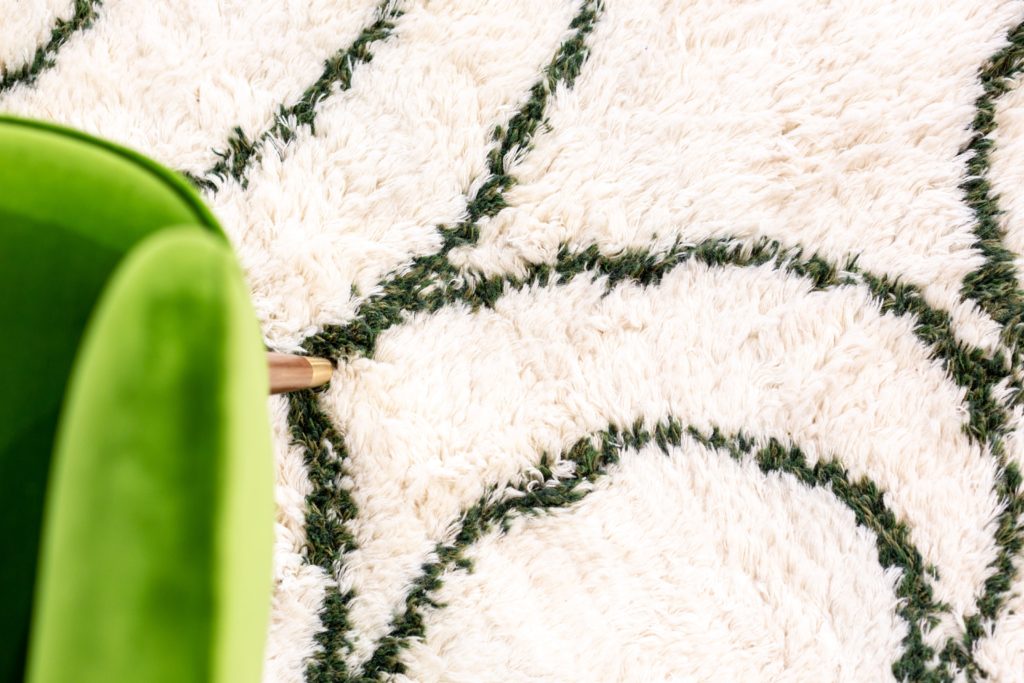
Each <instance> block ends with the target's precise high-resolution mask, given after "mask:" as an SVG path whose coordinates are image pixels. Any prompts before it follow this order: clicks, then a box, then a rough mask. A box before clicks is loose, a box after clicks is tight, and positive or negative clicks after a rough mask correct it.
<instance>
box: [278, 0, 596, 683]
mask: <svg viewBox="0 0 1024 683" xmlns="http://www.w3.org/2000/svg"><path fill="white" fill-rule="evenodd" d="M601 5H602V3H601V2H600V0H586V1H585V2H584V3H583V4H582V6H581V7H580V9H579V11H578V12H577V14H576V15H575V17H574V18H573V20H572V22H571V23H570V25H569V29H570V30H572V31H573V34H572V35H571V36H569V37H568V38H567V39H566V40H565V41H564V42H563V43H562V44H561V45H560V46H559V48H558V50H557V51H556V53H555V55H554V57H553V58H552V60H551V62H550V64H549V65H548V66H547V67H546V69H545V71H544V75H543V77H542V79H541V80H540V81H539V82H538V83H536V84H535V85H534V86H533V87H532V88H531V89H530V92H529V96H528V98H527V101H526V103H525V104H524V105H523V106H522V107H520V109H519V110H518V111H517V112H516V113H515V114H514V115H513V116H512V118H511V119H510V120H509V123H508V125H507V126H506V127H504V128H501V127H498V128H496V130H495V132H494V143H495V144H494V147H493V149H492V151H491V152H490V153H489V154H488V173H489V176H488V178H487V180H486V181H485V182H484V183H483V185H482V186H481V187H480V189H479V190H478V191H477V192H476V193H475V195H474V196H473V198H471V199H470V200H469V201H468V202H467V214H468V215H469V216H470V217H471V220H472V221H476V220H478V219H479V218H481V217H483V216H491V215H494V214H496V213H497V212H498V211H500V210H501V208H502V207H503V206H504V202H503V200H502V195H503V193H504V192H505V190H507V189H508V188H509V187H511V186H512V184H513V182H514V180H513V179H512V177H511V176H509V175H508V174H507V172H506V168H505V160H506V159H508V158H510V157H509V155H514V154H521V153H522V152H523V151H525V150H526V149H527V148H528V146H529V144H530V141H531V140H532V137H533V135H534V133H535V132H536V130H537V128H538V127H539V126H540V125H541V123H542V122H543V120H544V111H545V109H546V105H547V102H548V98H549V95H550V93H551V92H552V91H553V90H554V89H555V87H556V86H557V85H558V84H565V85H571V84H572V83H573V82H574V81H575V79H576V77H577V76H578V75H579V72H580V69H581V68H582V66H583V63H584V62H585V61H586V57H587V54H588V48H587V45H586V42H585V41H586V37H587V36H588V35H589V34H590V32H591V31H592V30H593V28H594V26H595V24H596V22H597V18H598V15H599V13H600V10H601ZM310 113H311V114H312V111H311V112H310ZM441 232H442V235H443V236H444V242H445V246H444V248H443V250H442V252H441V253H439V254H434V255H431V256H426V257H421V258H419V259H416V262H415V263H414V268H413V270H412V271H410V272H409V273H406V274H405V275H400V276H397V277H395V278H393V279H392V280H391V283H392V286H398V285H397V284H396V283H415V285H416V287H414V291H419V286H421V285H422V281H421V280H423V279H427V280H434V278H436V277H437V275H438V273H439V270H438V269H439V268H441V267H442V266H443V265H445V264H447V256H446V255H447V253H448V251H450V250H451V249H452V248H453V247H454V246H456V245H457V244H461V243H464V242H465V241H466V240H469V239H473V240H475V238H476V234H477V228H476V225H475V223H473V222H467V223H462V224H459V225H458V226H455V227H454V228H445V227H442V228H441ZM449 268H450V266H449ZM403 300H404V297H403ZM379 302H380V299H374V300H371V302H370V303H371V307H370V308H367V307H365V306H364V308H362V309H360V317H361V318H362V319H366V318H367V317H375V316H376V315H377V314H375V313H374V311H373V310H372V306H373V305H377V304H379ZM386 303H387V305H388V306H390V304H391V303H393V302H386ZM400 305H401V302H399V306H400ZM387 310H388V311H389V312H390V313H392V314H393V315H394V318H393V322H391V323H390V324H394V322H397V320H398V319H400V316H401V309H400V308H388V309H387ZM390 324H389V326H390ZM289 407H290V410H289V422H290V424H291V426H292V437H293V440H294V441H295V443H297V444H299V445H301V446H302V447H303V452H304V459H305V462H306V466H307V468H308V469H309V476H310V481H311V482H312V484H313V491H312V492H311V493H310V495H309V496H308V498H307V505H308V506H309V508H308V511H307V518H306V525H307V529H308V530H310V531H309V533H307V538H308V541H307V557H308V559H309V561H310V562H311V563H314V564H317V565H319V566H321V567H322V568H324V569H325V571H327V572H328V574H330V575H331V576H335V575H336V573H337V570H338V568H339V565H340V562H341V556H342V555H343V554H344V553H346V552H350V551H351V550H353V549H354V548H355V542H354V539H353V538H352V537H351V534H349V533H348V532H347V531H346V530H345V528H344V526H343V525H344V523H345V521H347V520H349V519H353V518H354V517H355V515H356V512H357V510H356V506H355V503H354V501H352V499H351V497H350V496H349V495H348V494H347V492H343V491H341V487H340V477H341V474H342V471H343V467H344V460H345V458H346V457H347V453H346V451H345V446H344V442H343V439H342V438H340V437H339V436H338V434H337V432H336V430H335V429H334V427H333V426H332V425H331V422H330V420H329V419H328V418H327V416H326V415H325V414H324V413H323V410H322V409H321V408H320V406H319V403H318V401H317V398H316V393H315V392H312V391H305V392H299V393H295V394H292V395H290V397H289ZM325 442H326V443H330V444H331V449H327V448H326V445H325ZM330 451H333V453H331V452H330ZM351 599H352V593H351V592H348V593H345V594H342V593H341V592H340V590H339V589H338V588H337V587H333V586H332V588H331V589H330V590H329V592H328V595H327V597H326V599H325V601H324V605H323V607H322V609H321V610H320V621H321V624H322V626H323V628H322V630H321V631H320V632H319V633H318V634H317V635H316V642H317V643H318V644H319V645H320V650H319V651H318V652H317V653H316V654H315V655H314V656H313V657H311V658H310V659H309V661H308V662H307V664H306V680H307V681H309V683H329V682H331V681H339V680H351V679H350V678H349V672H348V667H347V665H346V663H345V661H344V659H343V658H342V657H341V656H339V654H340V653H341V651H342V650H347V651H351V648H352V643H351V640H350V639H349V638H348V628H349V623H348V606H349V602H350V601H351Z"/></svg>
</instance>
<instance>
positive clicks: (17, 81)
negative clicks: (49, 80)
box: [0, 0, 102, 94]
mask: <svg viewBox="0 0 1024 683" xmlns="http://www.w3.org/2000/svg"><path fill="white" fill-rule="evenodd" d="M101 4H102V0H75V1H74V5H73V10H72V12H71V14H70V16H68V17H60V18H58V19H57V20H56V21H55V22H54V24H53V28H52V29H50V32H49V40H47V42H46V43H44V44H42V45H39V46H38V47H37V48H36V49H35V51H34V52H33V53H32V58H31V59H29V60H27V61H25V62H22V63H21V64H18V65H14V64H0V66H2V68H0V94H2V93H4V92H5V91H7V90H10V89H12V88H14V87H15V86H17V85H31V84H32V83H34V82H35V80H36V79H37V78H39V75H40V74H41V73H43V72H44V71H45V70H47V69H49V68H51V67H52V66H54V64H56V56H57V53H58V52H59V51H60V49H61V48H62V47H63V46H64V44H65V43H67V42H68V40H69V39H70V38H71V37H72V36H73V35H75V34H76V33H78V32H80V31H84V30H85V29H87V28H89V27H90V26H92V22H93V21H94V20H95V19H96V14H97V11H98V9H99V6H100V5H101ZM15 11H18V10H15ZM12 25H13V24H12Z"/></svg>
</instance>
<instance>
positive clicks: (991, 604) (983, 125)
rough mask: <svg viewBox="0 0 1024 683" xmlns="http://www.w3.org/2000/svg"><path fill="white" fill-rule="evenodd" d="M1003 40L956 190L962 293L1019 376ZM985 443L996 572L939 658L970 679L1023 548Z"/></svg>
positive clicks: (1015, 41)
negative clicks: (995, 502)
mask: <svg viewBox="0 0 1024 683" xmlns="http://www.w3.org/2000/svg"><path fill="white" fill-rule="evenodd" d="M1008 40H1009V44H1008V45H1007V46H1006V47H1004V48H1003V49H1002V50H1000V51H999V52H997V53H996V54H995V55H993V56H992V57H991V58H990V59H989V60H988V61H987V62H986V63H985V64H984V65H983V66H982V68H981V69H980V70H979V72H978V79H979V81H980V82H981V85H982V95H981V96H980V97H979V98H978V99H977V100H976V101H975V104H974V106H975V115H974V120H973V122H972V124H971V132H972V136H971V140H970V143H969V144H968V146H967V148H966V149H965V150H964V151H965V152H968V153H969V154H970V155H971V156H970V159H969V161H968V164H967V171H968V179H967V181H965V182H964V183H963V184H962V185H961V190H962V191H963V192H964V195H965V197H966V201H967V204H968V206H970V207H971V209H972V210H973V211H974V215H975V219H976V221H977V224H976V227H975V234H976V236H977V240H976V242H975V244H974V247H975V248H976V249H978V250H979V251H980V252H981V254H982V255H983V256H984V259H985V260H984V262H983V263H982V265H981V267H980V268H978V270H976V271H974V272H973V273H970V274H969V275H968V276H967V277H966V278H964V284H963V288H962V290H961V295H962V296H963V297H964V298H966V299H971V300H974V301H976V302H977V303H978V305H979V306H980V307H981V308H982V310H984V311H985V312H986V313H988V315H989V316H991V317H992V319H993V320H995V321H996V322H997V323H999V325H1000V326H1001V327H1002V339H1003V342H1004V343H1005V344H1006V345H1007V347H1009V349H1010V352H1011V354H1012V357H1011V359H1010V362H1011V367H1012V368H1013V369H1014V372H1015V374H1016V373H1018V372H1019V370H1020V368H1021V363H1022V361H1024V353H1022V350H1024V292H1022V291H1021V288H1020V284H1019V280H1018V277H1017V275H1018V273H1017V271H1016V267H1015V265H1014V254H1013V253H1012V252H1011V251H1010V250H1009V249H1007V248H1006V246H1005V243H1004V239H1005V234H1004V231H1003V229H1002V227H1001V226H1000V225H999V216H1000V214H1001V212H1000V210H999V197H998V196H997V195H996V194H995V193H994V191H993V189H992V185H991V183H990V182H989V180H988V175H989V172H990V169H991V152H992V148H993V145H994V141H993V138H992V135H993V133H994V132H995V130H996V118H995V112H996V105H997V100H998V99H999V98H1000V97H1001V96H1003V95H1005V94H1006V93H1007V92H1009V91H1010V90H1011V89H1012V87H1013V84H1012V79H1013V78H1014V77H1015V76H1017V75H1019V74H1020V73H1021V72H1022V71H1024V23H1021V24H1018V25H1017V26H1016V27H1015V28H1014V29H1013V30H1011V31H1010V33H1009V35H1008ZM1022 397H1024V392H1022V391H1021V389H1020V385H1019V384H1016V385H1015V386H1014V390H1013V393H1012V394H1011V396H1010V398H1009V401H1008V403H1009V405H1015V404H1017V403H1018V402H1019V401H1020V400H1021V399H1022ZM999 429H1000V431H1001V432H1003V433H1005V432H1006V431H1008V427H1007V426H1006V425H1005V424H1004V425H1000V426H999ZM989 445H990V449H991V451H992V454H993V455H994V456H995V458H996V460H997V462H998V463H999V465H1000V468H1001V476H1000V477H999V480H998V482H997V484H996V495H997V496H998V497H999V500H1000V501H1001V502H1002V503H1003V505H1004V506H1005V511H1004V512H1003V513H1002V514H1001V515H1000V516H999V526H998V530H997V532H996V538H995V541H996V545H997V547H998V548H999V555H998V557H997V559H996V561H995V563H994V567H995V570H996V571H995V572H994V573H993V574H992V575H991V576H989V577H988V579H986V581H985V585H984V592H983V594H982V596H981V597H980V598H979V600H978V604H977V607H978V611H977V613H976V614H972V615H964V616H965V622H966V625H967V628H966V634H965V637H964V639H963V640H962V642H959V643H949V644H947V647H946V648H945V649H944V650H943V652H942V659H943V661H944V662H950V663H952V664H954V665H955V666H957V667H959V668H961V669H962V670H964V671H965V672H966V673H967V675H968V678H969V679H970V680H975V679H976V678H977V677H984V676H985V672H984V671H982V670H981V669H980V668H978V666H977V664H976V663H975V662H974V660H973V657H972V653H973V650H974V647H975V645H976V644H977V642H978V640H980V639H981V638H982V637H983V636H984V635H985V633H986V631H987V630H988V628H987V627H986V624H988V625H991V624H992V623H993V622H994V621H995V619H996V618H997V617H998V616H999V613H1000V612H1001V611H1002V609H1003V607H1004V605H1005V603H1006V596H1007V595H1008V594H1009V591H1010V588H1011V587H1012V585H1013V582H1014V580H1015V578H1016V576H1017V570H1016V568H1015V567H1014V558H1015V557H1017V556H1019V555H1020V553H1021V550H1022V548H1024V527H1022V525H1021V520H1022V515H1024V494H1022V493H1021V491H1020V484H1021V473H1020V471H1019V469H1018V468H1017V466H1016V465H1015V464H1014V463H1012V462H1010V461H1009V460H1008V458H1007V456H1006V452H1005V446H1004V444H1003V439H1002V438H1000V437H996V436H994V437H993V438H991V439H989Z"/></svg>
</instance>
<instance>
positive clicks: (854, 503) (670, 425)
mask: <svg viewBox="0 0 1024 683" xmlns="http://www.w3.org/2000/svg"><path fill="white" fill-rule="evenodd" d="M686 437H689V438H691V439H693V440H694V441H696V442H698V443H700V444H701V445H703V446H705V447H706V448H708V449H711V450H718V451H724V452H727V453H728V454H729V455H730V456H731V457H733V458H734V459H736V460H745V459H747V458H752V459H753V460H754V462H756V463H757V465H758V467H759V468H760V469H761V471H762V472H764V473H769V472H779V473H783V474H786V475H790V476H793V477H795V478H796V479H797V480H799V481H800V482H801V483H802V484H804V485H806V486H809V487H822V488H826V489H828V490H829V491H831V492H832V493H833V494H834V495H835V497H836V498H837V499H838V500H839V501H840V502H841V503H843V504H844V505H845V506H846V507H847V508H849V509H850V510H851V511H852V512H853V514H854V516H855V518H856V520H857V524H859V525H860V526H863V527H864V528H866V529H868V530H869V531H871V532H872V533H874V535H875V543H876V546H877V548H878V562H879V564H880V565H881V566H882V567H884V568H887V569H888V568H890V567H896V568H898V569H900V570H901V572H902V577H901V579H900V582H899V584H898V586H897V589H896V595H897V596H898V597H899V598H900V607H899V608H898V610H897V613H898V614H899V615H900V617H902V618H903V620H904V621H905V622H906V623H907V625H908V633H907V635H906V637H905V638H904V639H903V653H902V654H901V656H900V657H899V658H898V659H897V660H896V661H895V662H894V663H893V665H892V671H893V675H894V676H895V677H896V678H897V679H899V680H911V681H926V680H947V679H951V678H952V677H951V676H949V675H948V672H943V671H942V670H941V669H934V668H930V667H929V666H928V662H929V661H930V660H931V659H933V658H934V655H935V652H934V650H932V649H931V648H929V647H928V646H927V645H925V643H924V641H923V633H924V631H925V630H927V628H928V627H930V626H931V625H933V624H934V623H935V622H936V621H937V619H938V616H939V615H940V614H941V613H943V612H946V611H948V607H947V606H945V605H942V604H940V603H938V602H936V601H935V599H934V597H933V595H932V590H931V587H930V586H929V584H928V581H927V578H926V577H927V576H929V575H931V576H934V575H935V570H934V568H932V567H929V566H927V565H925V563H924V560H923V559H922V556H921V553H920V552H919V551H918V549H917V548H916V547H915V546H914V544H913V542H912V541H911V540H910V528H909V526H908V525H907V524H906V522H904V521H902V520H900V519H899V518H897V517H896V515H895V514H894V513H893V512H892V511H891V510H889V508H888V507H887V506H886V505H885V498H884V491H882V489H880V488H879V487H878V486H877V485H876V484H875V483H874V482H872V481H871V480H870V479H868V478H867V477H861V478H859V479H856V480H854V479H852V478H851V477H850V475H849V473H848V472H847V471H846V469H845V468H844V467H843V466H842V464H841V463H840V462H839V461H838V460H827V461H826V460H820V461H818V462H817V463H815V464H814V465H813V466H812V465H808V464H807V460H806V458H805V457H804V455H803V453H802V452H801V451H800V449H799V448H797V447H796V446H792V445H785V444H783V443H782V442H780V441H778V440H777V439H774V438H769V439H767V440H765V441H763V442H762V445H760V446H759V447H758V446H757V444H758V441H757V440H755V439H752V438H750V437H748V436H746V435H743V434H734V435H728V436H727V435H724V434H723V433H722V432H720V431H719V430H718V429H714V430H713V431H711V432H710V433H702V432H700V431H699V430H698V429H696V428H695V427H687V428H684V427H683V426H682V423H681V422H680V421H678V420H676V419H672V418H670V419H668V420H665V421H663V422H660V423H658V424H657V425H655V426H654V427H653V429H646V428H645V427H644V426H643V425H642V424H641V423H639V422H638V423H636V424H634V425H633V426H632V427H629V428H621V427H618V426H616V425H610V426H609V427H608V428H607V429H606V430H604V431H601V432H598V433H596V434H592V435H590V436H588V437H585V438H583V439H580V440H579V441H577V442H576V444H575V445H573V446H572V447H571V448H570V449H568V450H567V451H566V452H565V454H564V455H563V457H562V458H559V460H569V461H571V462H573V463H574V464H575V469H574V473H573V475H572V476H570V477H568V478H558V477H556V476H555V475H554V473H553V471H552V465H553V463H554V462H555V461H554V460H552V459H550V458H549V457H548V456H547V455H546V454H545V455H544V456H542V458H541V461H540V464H539V465H538V467H537V470H538V472H539V475H540V476H539V477H538V478H529V479H527V480H526V481H523V482H522V483H520V484H518V485H517V486H514V487H511V488H512V490H513V491H515V495H511V496H509V495H504V496H499V494H500V492H501V491H503V490H508V487H501V488H498V487H491V488H490V489H489V490H488V491H487V492H486V493H485V494H484V495H483V496H481V498H480V500H479V501H478V502H477V503H476V504H475V505H473V506H471V507H469V508H467V509H466V510H464V511H463V512H462V514H461V516H460V518H461V521H462V524H461V527H460V528H459V531H458V533H457V534H456V535H455V539H454V541H452V542H451V543H439V544H438V545H437V547H436V549H435V553H436V554H437V558H438V559H437V560H435V561H432V562H428V563H426V564H424V565H423V567H422V572H421V574H420V576H419V577H417V578H416V580H415V581H414V582H413V584H412V588H411V589H410V591H409V592H408V593H407V594H406V599H405V611H404V612H403V613H402V614H401V615H400V616H399V617H398V618H397V619H395V620H394V621H393V622H392V627H391V630H390V631H389V633H388V634H387V635H386V636H385V637H383V638H382V639H381V640H380V641H378V644H377V648H376V649H375V651H374V653H373V655H372V656H371V657H370V659H369V660H368V661H367V662H366V663H365V664H364V665H363V667H362V669H361V670H360V672H359V674H358V675H357V676H356V678H355V680H360V681H375V680H382V679H383V677H384V676H387V675H391V674H401V673H405V667H404V665H403V664H402V661H401V654H402V652H403V650H405V649H406V648H407V647H408V646H409V643H410V642H411V640H413V639H422V638H424V637H426V635H427V633H426V627H425V624H424V613H425V611H426V610H427V609H428V608H429V609H442V608H443V607H444V605H443V604H442V603H440V602H438V601H437V600H436V599H435V598H434V597H433V596H434V594H435V593H436V592H437V590H438V589H439V588H440V587H441V586H442V584H443V579H444V574H445V573H447V572H449V571H451V570H453V569H455V568H469V567H470V566H471V560H470V559H469V558H468V557H467V555H466V551H467V550H468V549H469V548H470V547H471V546H472V545H473V544H475V543H476V542H477V541H479V540H480V539H481V538H482V537H483V536H484V534H486V533H489V532H491V531H493V530H495V529H497V530H498V531H499V533H504V532H506V531H507V530H508V525H509V522H510V521H511V520H512V519H513V518H514V517H515V516H518V515H526V514H537V513H539V512H542V511H547V510H551V509H557V508H565V507H568V506H570V505H572V504H575V503H577V502H578V501H580V500H582V499H583V498H584V497H586V496H587V495H588V494H589V493H590V492H591V490H592V488H591V487H590V486H582V485H583V484H591V483H593V482H595V481H597V480H598V479H601V478H603V477H605V476H607V474H608V469H609V468H610V467H611V466H612V465H614V464H615V463H617V462H618V460H619V453H620V452H621V451H623V450H626V449H630V450H639V449H640V448H643V447H644V446H647V445H649V444H655V445H657V446H658V447H659V448H660V449H661V450H662V452H664V453H666V454H668V449H669V447H671V446H680V445H681V444H682V442H683V440H684V438H686ZM538 481H540V482H542V485H540V486H538V485H537V484H538Z"/></svg>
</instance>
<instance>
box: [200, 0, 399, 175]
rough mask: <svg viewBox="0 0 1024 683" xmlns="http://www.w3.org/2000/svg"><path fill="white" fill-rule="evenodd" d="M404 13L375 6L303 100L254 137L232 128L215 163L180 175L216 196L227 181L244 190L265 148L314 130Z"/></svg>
mask: <svg viewBox="0 0 1024 683" xmlns="http://www.w3.org/2000/svg"><path fill="white" fill-rule="evenodd" d="M403 8H404V3H403V2H401V0H384V2H382V3H381V4H380V5H379V6H378V7H377V10H376V16H375V18H374V20H373V23H371V24H369V25H368V26H367V27H366V28H364V29H363V30H362V31H361V32H360V33H359V35H358V36H357V37H356V39H355V40H354V41H353V42H352V44H351V45H349V46H347V47H344V48H342V49H340V50H338V51H337V52H336V53H334V54H333V55H332V56H330V57H329V58H328V59H327V60H326V61H325V62H324V70H323V71H322V72H321V74H320V76H319V77H318V78H317V79H316V80H315V81H313V82H312V83H310V85H309V86H307V87H306V89H305V90H303V92H302V95H301V96H300V97H299V98H298V99H297V100H295V101H294V102H292V103H291V104H288V105H285V104H281V105H279V106H278V110H277V114H276V116H275V117H274V122H273V123H272V124H271V125H269V126H267V127H266V128H265V129H263V130H262V131H261V132H259V133H257V134H255V135H252V133H248V132H246V131H245V130H244V129H243V128H242V127H241V126H235V127H234V128H233V129H232V131H231V135H230V136H229V137H228V139H227V141H226V142H225V143H224V144H223V145H222V146H221V147H220V148H219V150H218V152H217V156H219V157H220V159H219V160H218V161H217V162H216V163H214V164H213V165H212V166H210V167H209V168H207V169H206V170H205V171H204V172H203V173H202V174H196V173H190V172H189V171H184V172H183V173H184V174H185V175H186V176H187V177H188V178H189V179H190V180H191V181H192V182H193V183H194V184H195V185H196V186H197V187H200V188H203V189H205V190H207V191H209V192H210V193H211V194H215V193H216V192H217V190H218V188H219V187H220V184H219V183H220V182H221V181H223V180H225V179H227V178H231V179H233V180H235V181H238V182H240V183H242V185H243V186H244V185H246V184H247V183H246V175H247V173H248V171H249V168H250V167H251V166H252V165H253V164H255V163H257V162H258V161H259V159H260V156H261V155H262V153H263V150H264V148H265V147H266V146H267V145H273V146H274V147H276V148H280V147H281V146H283V145H286V144H288V143H289V142H290V141H291V140H292V139H293V138H294V137H295V135H296V133H297V131H298V130H299V129H300V128H301V127H306V128H313V125H314V123H315V121H316V115H317V107H318V106H319V105H320V103H322V102H323V101H324V100H326V99H327V98H329V97H332V96H334V95H336V94H337V93H341V92H344V91H346V90H348V89H349V88H350V87H352V70H353V69H354V68H355V67H356V66H357V65H359V64H366V63H368V62H370V61H371V60H372V59H373V49H374V46H375V44H376V43H378V42H380V41H382V40H384V39H386V38H388V37H390V36H391V35H392V32H393V31H394V28H395V21H397V20H398V18H399V17H401V16H402V14H403V12H404V10H403ZM250 135H252V139H250Z"/></svg>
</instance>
